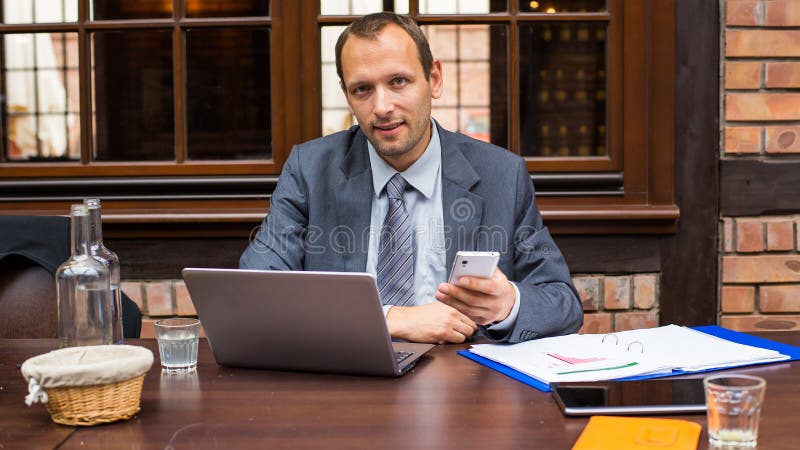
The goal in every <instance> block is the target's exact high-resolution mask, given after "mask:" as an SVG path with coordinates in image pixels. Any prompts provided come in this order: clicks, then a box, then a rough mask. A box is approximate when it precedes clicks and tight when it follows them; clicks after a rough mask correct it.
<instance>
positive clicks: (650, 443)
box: [572, 416, 702, 450]
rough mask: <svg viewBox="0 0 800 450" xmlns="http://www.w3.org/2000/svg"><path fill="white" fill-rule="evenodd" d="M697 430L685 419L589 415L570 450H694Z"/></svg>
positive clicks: (698, 436)
mask: <svg viewBox="0 0 800 450" xmlns="http://www.w3.org/2000/svg"><path fill="white" fill-rule="evenodd" d="M701 429H702V427H701V426H700V425H698V424H696V423H694V422H689V421H688V420H679V419H652V418H643V417H608V416H592V417H591V418H590V419H589V423H588V424H586V428H584V429H583V433H581V435H580V437H579V438H578V441H577V442H575V445H574V446H573V447H572V450H639V449H649V450H652V449H660V450H696V449H697V440H698V439H699V438H700V430H701Z"/></svg>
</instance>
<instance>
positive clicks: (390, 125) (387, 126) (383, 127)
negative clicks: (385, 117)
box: [373, 122, 403, 131]
mask: <svg viewBox="0 0 800 450" xmlns="http://www.w3.org/2000/svg"><path fill="white" fill-rule="evenodd" d="M402 124H403V122H395V123H387V124H379V125H373V126H374V127H375V128H377V129H379V130H381V131H392V130H394V129H395V128H397V127H399V126H400V125H402Z"/></svg>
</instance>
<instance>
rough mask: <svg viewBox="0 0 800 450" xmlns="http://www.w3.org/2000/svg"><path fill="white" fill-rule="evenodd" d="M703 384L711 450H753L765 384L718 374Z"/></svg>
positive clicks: (760, 381) (735, 376)
mask: <svg viewBox="0 0 800 450" xmlns="http://www.w3.org/2000/svg"><path fill="white" fill-rule="evenodd" d="M703 384H705V389H706V405H707V407H708V438H709V444H710V446H711V448H713V449H734V448H735V449H742V448H755V447H756V441H757V439H758V421H759V417H760V416H761V406H762V405H763V403H764V390H765V388H766V386H767V383H766V381H764V379H763V378H761V377H755V376H750V375H738V374H720V375H714V376H710V377H706V378H705V379H704V380H703Z"/></svg>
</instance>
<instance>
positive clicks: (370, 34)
mask: <svg viewBox="0 0 800 450" xmlns="http://www.w3.org/2000/svg"><path fill="white" fill-rule="evenodd" d="M389 24H395V25H397V26H399V27H400V28H402V29H403V30H405V32H406V33H408V35H409V36H411V39H412V40H413V41H414V43H415V44H416V45H417V53H418V54H419V62H420V63H422V71H423V72H424V73H425V79H426V80H430V77H431V69H433V55H432V54H431V47H430V46H429V45H428V39H426V38H425V34H424V33H423V32H422V29H420V27H419V25H417V23H416V22H414V19H412V18H411V17H408V16H400V15H397V14H395V13H392V12H379V13H374V14H368V15H366V16H361V17H359V18H358V19H356V20H354V21H353V23H351V24H350V25H349V26H348V27H347V28H346V29H345V30H344V31H343V32H342V34H341V35H339V40H337V41H336V73H337V74H339V79H340V80H342V82H344V75H343V73H342V48H343V47H344V43H345V42H347V38H349V37H350V36H351V35H352V36H356V37H360V38H364V39H371V40H374V39H377V37H378V34H380V32H381V31H382V30H383V29H384V28H385V27H386V25H389Z"/></svg>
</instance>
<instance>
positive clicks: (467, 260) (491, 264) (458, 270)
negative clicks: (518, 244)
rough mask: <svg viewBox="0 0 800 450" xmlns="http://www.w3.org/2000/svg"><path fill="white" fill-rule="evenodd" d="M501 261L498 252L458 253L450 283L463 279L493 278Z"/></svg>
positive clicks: (451, 270) (451, 271) (451, 272)
mask: <svg viewBox="0 0 800 450" xmlns="http://www.w3.org/2000/svg"><path fill="white" fill-rule="evenodd" d="M499 259H500V253H498V252H458V253H456V259H455V260H454V261H453V267H452V269H450V278H449V281H448V283H455V282H456V281H457V280H458V279H459V278H461V277H479V278H491V277H492V275H493V274H494V270H495V268H497V261H498V260H499Z"/></svg>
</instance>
